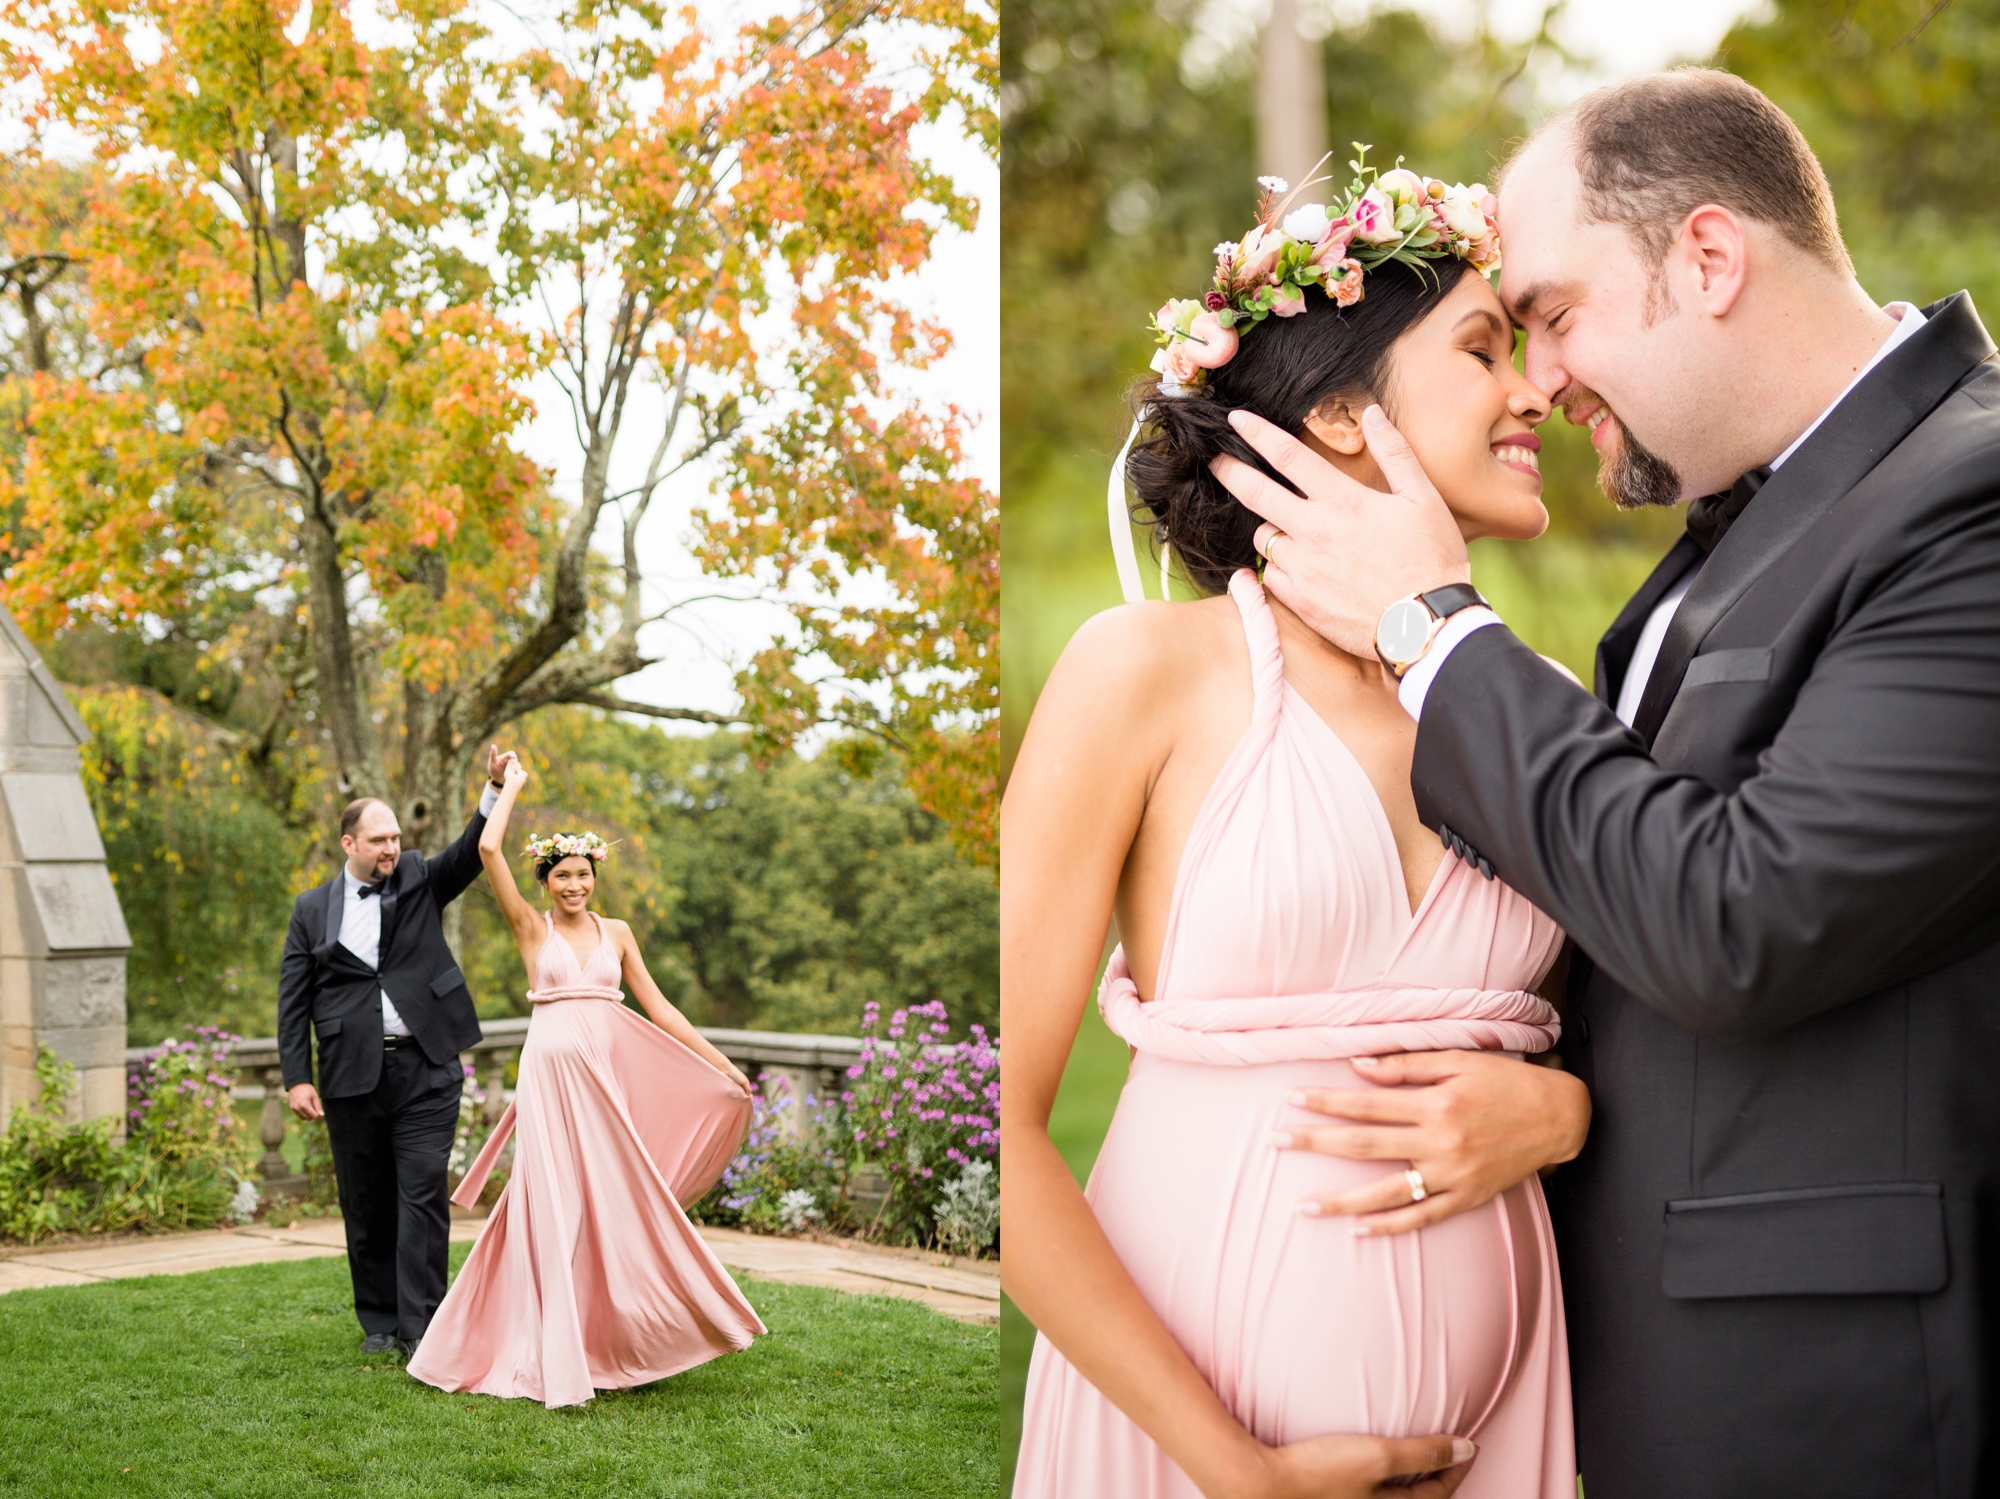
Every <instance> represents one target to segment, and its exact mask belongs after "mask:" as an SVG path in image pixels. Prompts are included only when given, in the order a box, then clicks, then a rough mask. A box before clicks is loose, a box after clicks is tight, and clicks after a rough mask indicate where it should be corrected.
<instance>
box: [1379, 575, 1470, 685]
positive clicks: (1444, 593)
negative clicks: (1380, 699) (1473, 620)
mask: <svg viewBox="0 0 2000 1499" xmlns="http://www.w3.org/2000/svg"><path fill="white" fill-rule="evenodd" d="M1485 602H1486V600H1485V599H1483V598H1481V597H1480V596H1479V590H1478V589H1477V588H1474V587H1473V586H1472V585H1471V584H1470V583H1447V584H1446V585H1445V586H1444V587H1443V588H1433V589H1432V590H1431V591H1430V592H1429V593H1413V594H1411V595H1410V596H1409V597H1408V598H1406V599H1397V600H1396V602H1395V603H1393V604H1391V605H1390V606H1389V607H1388V608H1386V609H1384V610H1383V611H1382V618H1381V619H1380V620H1379V621H1378V622H1377V623H1376V626H1375V654H1376V655H1377V656H1378V657H1380V658H1381V661H1382V664H1383V665H1384V666H1386V667H1388V668H1389V675H1390V676H1392V677H1394V678H1395V679H1396V680H1397V681H1399V682H1400V681H1401V680H1402V679H1403V673H1404V672H1406V671H1408V670H1409V669H1410V668H1411V667H1413V666H1415V665H1416V664H1417V663H1418V662H1419V661H1421V660H1422V659H1423V656H1424V652H1425V651H1427V650H1429V649H1430V648H1431V642H1432V641H1433V640H1435V639H1436V638H1437V632H1438V631H1439V630H1441V629H1443V628H1444V622H1445V621H1446V620H1448V619H1450V618H1451V617H1452V616H1453V615H1454V614H1456V613H1458V611H1459V610H1461V609H1470V608H1471V607H1472V606H1473V605H1474V604H1484V603H1485Z"/></svg>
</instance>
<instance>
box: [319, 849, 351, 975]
mask: <svg viewBox="0 0 2000 1499" xmlns="http://www.w3.org/2000/svg"><path fill="white" fill-rule="evenodd" d="M314 893H315V894H316V895H318V896H319V898H320V902H321V904H320V938H319V946H317V947H315V948H314V949H313V956H314V957H315V958H318V959H321V960H322V961H324V960H325V958H326V955H327V954H328V953H330V952H332V951H333V948H334V944H335V943H337V942H339V941H340V919H341V917H342V916H343V915H345V914H346V904H347V874H346V871H345V870H341V871H340V872H338V873H336V874H335V875H334V877H333V878H332V879H331V880H330V881H328V882H327V883H326V884H324V885H322V886H320V887H319V889H318V890H317V891H315V892H314Z"/></svg>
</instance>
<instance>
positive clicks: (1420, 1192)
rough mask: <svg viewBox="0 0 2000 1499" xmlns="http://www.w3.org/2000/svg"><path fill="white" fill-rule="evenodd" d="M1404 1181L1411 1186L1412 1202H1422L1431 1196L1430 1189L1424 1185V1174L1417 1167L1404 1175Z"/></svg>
mask: <svg viewBox="0 0 2000 1499" xmlns="http://www.w3.org/2000/svg"><path fill="white" fill-rule="evenodd" d="M1403 1180H1404V1181H1406V1182H1408V1183H1409V1184H1410V1201H1412V1202H1422V1201H1423V1200H1424V1199H1425V1198H1426V1197H1428V1196H1430V1195H1431V1194H1430V1189H1429V1188H1427V1187H1426V1186H1425V1185H1424V1174H1423V1172H1421V1171H1419V1170H1418V1169H1417V1168H1416V1167H1415V1166H1412V1167H1411V1168H1410V1169H1409V1170H1408V1171H1405V1172H1404V1173H1403Z"/></svg>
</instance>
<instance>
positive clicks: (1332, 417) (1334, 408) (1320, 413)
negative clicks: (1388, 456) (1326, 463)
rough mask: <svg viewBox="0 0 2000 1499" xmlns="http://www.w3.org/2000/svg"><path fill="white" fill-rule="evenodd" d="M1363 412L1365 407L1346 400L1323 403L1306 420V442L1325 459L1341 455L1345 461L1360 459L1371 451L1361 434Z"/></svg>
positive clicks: (1337, 397)
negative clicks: (1320, 451) (1315, 448)
mask: <svg viewBox="0 0 2000 1499" xmlns="http://www.w3.org/2000/svg"><path fill="white" fill-rule="evenodd" d="M1363 409H1364V403H1361V402H1358V401H1351V400H1349V399H1348V398H1347V397H1346V396H1335V397H1333V398H1332V399H1331V400H1328V401H1324V402H1322V403H1321V404H1320V406H1319V408H1318V409H1317V410H1315V411H1314V412H1313V413H1312V415H1310V416H1308V417H1307V418H1306V437H1307V439H1308V440H1309V441H1311V443H1312V444H1313V445H1314V446H1315V447H1318V448H1321V449H1322V450H1323V451H1324V455H1325V456H1326V457H1329V458H1330V457H1333V456H1334V455H1335V454H1338V455H1340V456H1341V457H1343V458H1359V457H1360V456H1361V455H1362V454H1363V453H1366V452H1367V451H1368V439H1367V438H1366V437H1365V436H1364V435H1363V434H1362V431H1361V413H1362V411H1363Z"/></svg>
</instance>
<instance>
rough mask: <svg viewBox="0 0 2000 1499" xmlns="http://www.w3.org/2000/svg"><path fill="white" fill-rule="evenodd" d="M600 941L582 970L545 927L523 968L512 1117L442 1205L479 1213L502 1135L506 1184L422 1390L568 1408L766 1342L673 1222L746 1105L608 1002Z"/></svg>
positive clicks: (705, 1182) (446, 1310) (717, 1077)
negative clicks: (531, 971)
mask: <svg viewBox="0 0 2000 1499" xmlns="http://www.w3.org/2000/svg"><path fill="white" fill-rule="evenodd" d="M591 919H592V920H593V921H597V918H596V916H595V914H594V913H593V915H592V918H591ZM597 936H598V944H597V947H596V949H595V950H594V951H593V952H592V953H591V955H590V959H589V961H588V962H586V963H584V964H582V965H580V966H579V964H578V963H577V959H576V953H575V952H574V951H573V950H572V949H571V948H570V945H569V943H568V942H567V941H565V940H564V939H563V938H561V937H559V936H558V935H557V934H556V932H555V929H554V926H553V923H551V924H550V926H549V930H548V936H547V938H546V939H545V940H544V941H543V943H542V948H541V952H540V953H539V954H538V955H537V960H536V985H535V988H534V989H532V990H530V991H529V994H528V998H529V999H530V1000H532V1001H533V1002H534V1005H535V1009H534V1019H533V1021H532V1022H531V1023H530V1024H529V1026H528V1039H527V1043H526V1044H525V1045H524V1046H523V1047H522V1048H521V1067H520V1081H519V1086H518V1087H517V1088H516V1089H515V1092H514V1102H513V1104H512V1105H511V1106H510V1107H509V1108H508V1110H507V1112H506V1114H505V1115H504V1116H503V1117H502V1118H501V1120H500V1124H499V1127H498V1128H496V1129H495V1130H494V1131H493V1135H492V1138H491V1139H489V1140H488V1141H487V1143H486V1147H485V1149H483V1150H482V1151H480V1153H479V1158H478V1159H477V1160H475V1161H474V1162H473V1164H472V1167H471V1169H470V1170H468V1171H467V1172H466V1175H465V1180H464V1181H463V1182H461V1183H460V1184H459V1189H458V1191H457V1192H455V1193H453V1194H452V1200H453V1201H454V1202H457V1203H459V1204H460V1205H461V1206H466V1207H469V1206H471V1205H472V1204H473V1203H475V1202H477V1201H478V1200H479V1191H480V1188H481V1187H483V1186H484V1185H485V1183H486V1178H487V1176H488V1174H489V1173H490V1172H491V1171H492V1169H493V1163H494V1161H495V1160H496V1159H497V1158H498V1157H499V1154H500V1149H501V1147H502V1146H503V1145H505V1144H506V1143H507V1137H508V1135H509V1134H510V1133H513V1134H517V1135H518V1139H517V1140H516V1143H515V1148H514V1172H513V1175H512V1177H511V1178H509V1180H508V1182H507V1186H506V1188H505V1190H503V1191H502V1192H501V1194H500V1200H499V1202H497V1203H496V1204H495V1205H494V1208H493V1212H492V1215H491V1216H490V1217H489V1218H488V1219H487V1222H486V1227H485V1228H484V1230H482V1231H481V1233H480V1235H479V1242H478V1243H477V1244H475V1245H474V1246H473V1250H472V1253H471V1255H470V1256H469V1257H468V1258H467V1259H466V1262H465V1268H464V1269H462V1270H460V1271H459V1273H458V1279H457V1280H456V1281H454V1282H453V1283H452V1287H451V1289H450V1291H448V1292H447V1293H446V1295H445V1298H444V1302H443V1304H442V1305H440V1306H439V1307H438V1310H437V1315H436V1316H435V1317H433V1318H432V1319H431V1325H430V1329H429V1330H428V1331H427V1332H426V1333H425V1334H424V1339H423V1342H422V1344H421V1345H420V1346H419V1347H418V1349H417V1353H416V1356H415V1357H414V1358H412V1359H411V1360H410V1365H409V1372H410V1373H411V1374H412V1375H414V1376H415V1377H416V1378H418V1379H421V1380H423V1381H424V1382H425V1383H426V1384H432V1385H436V1386H437V1387H438V1388H440V1389H444V1390H470V1391H474V1392H476V1393H479V1394H482V1395H509V1396H525V1397H527V1398H528V1399H531V1400H540V1401H541V1402H543V1403H544V1404H545V1405H550V1406H557V1405H577V1404H580V1403H582V1402H583V1401H586V1400H588V1399H590V1398H591V1394H592V1392H593V1391H594V1390H616V1389H625V1388H627V1387H629V1386H632V1385H641V1384H647V1383H649V1382H651V1381H653V1380H656V1379H665V1378H666V1377H667V1376H668V1375H670V1374H678V1373H680V1372H681V1371H682V1370H684V1369H691V1368H693V1367H694V1366H695V1365H696V1364H701V1363H706V1362H707V1361H708V1360H709V1359H712V1358H715V1357H717V1356H719V1355H721V1354H724V1353H730V1352H734V1351H737V1350H741V1349H744V1348H748V1347H749V1346H750V1341H751V1339H752V1338H753V1337H755V1336H757V1335H758V1334H760V1333H762V1332H764V1331H765V1327H764V1324H763V1323H762V1322H761V1321H759V1320H758V1317H757V1313H756V1311H755V1310H754V1309H753V1308H752V1307H751V1305H750V1303H749V1302H747V1301H745V1300H744V1299H743V1293H742V1292H741V1291H740V1290H738V1289H737V1286H736V1282H734V1281H733V1280H731V1279H730V1278H729V1272H728V1271H727V1270H725V1269H723V1268H722V1262H721V1261H720V1260H718V1259H716V1257H715V1254H714V1252H713V1251H712V1250H710V1249H709V1247H708V1245H707V1244H705V1243H704V1242H702V1238H701V1235H700V1234H698V1233H697V1232H695V1228H694V1225H693V1224H692V1223H690V1222H689V1221H688V1217H687V1214H686V1213H685V1212H683V1211H682V1206H683V1204H686V1203H692V1202H694V1201H695V1200H696V1199H697V1198H699V1197H700V1196H701V1194H702V1193H704V1192H706V1191H707V1190H708V1189H709V1187H710V1186H712V1185H713V1184H714V1183H715V1181H716V1179H717V1178H718V1177H720V1176H721V1175H722V1170H723V1168H724V1167H725V1166H727V1165H728V1164H729V1161H730V1158H731V1157H732V1156H733V1155H734V1154H735V1153H736V1150H737V1147H738V1146H739V1145H740V1144H741V1143H742V1140H743V1134H744V1131H745V1130H746V1129H747V1128H748V1126H749V1122H750V1098H749V1096H748V1095H747V1094H745V1093H744V1092H743V1090H742V1089H741V1088H738V1087H737V1086H736V1085H735V1084H734V1083H732V1082H731V1081H730V1080H729V1079H728V1078H726V1077H724V1076H723V1075H722V1074H721V1073H719V1072H717V1071H716V1070H715V1069H714V1068H713V1067H711V1066H709V1064H708V1063H707V1062H705V1061H703V1060H702V1059H701V1058H700V1057H698V1056H696V1055H695V1054H694V1053H693V1052H692V1051H690V1050H688V1048H687V1047H685V1046H683V1045H682V1044H681V1043H680V1042H678V1041H676V1040H675V1039H674V1038H673V1037H672V1036H669V1035H668V1034H667V1033H666V1032H665V1031H662V1030H661V1029H659V1027H657V1026H655V1025H653V1024H652V1023H651V1022H650V1021H647V1020H643V1019H641V1018H640V1017H639V1016H637V1015H635V1014H633V1013H632V1011H630V1010H628V1009H626V1008H625V1006H624V1005H623V1004H621V1003H620V1002H619V1000H620V997H621V996H620V994H619V989H618V972H619V963H618V954H617V951H616V949H615V948H614V947H613V946H612V945H611V942H610V940H609V939H608V938H607V937H606V936H605V935H604V924H603V922H602V921H597Z"/></svg>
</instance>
